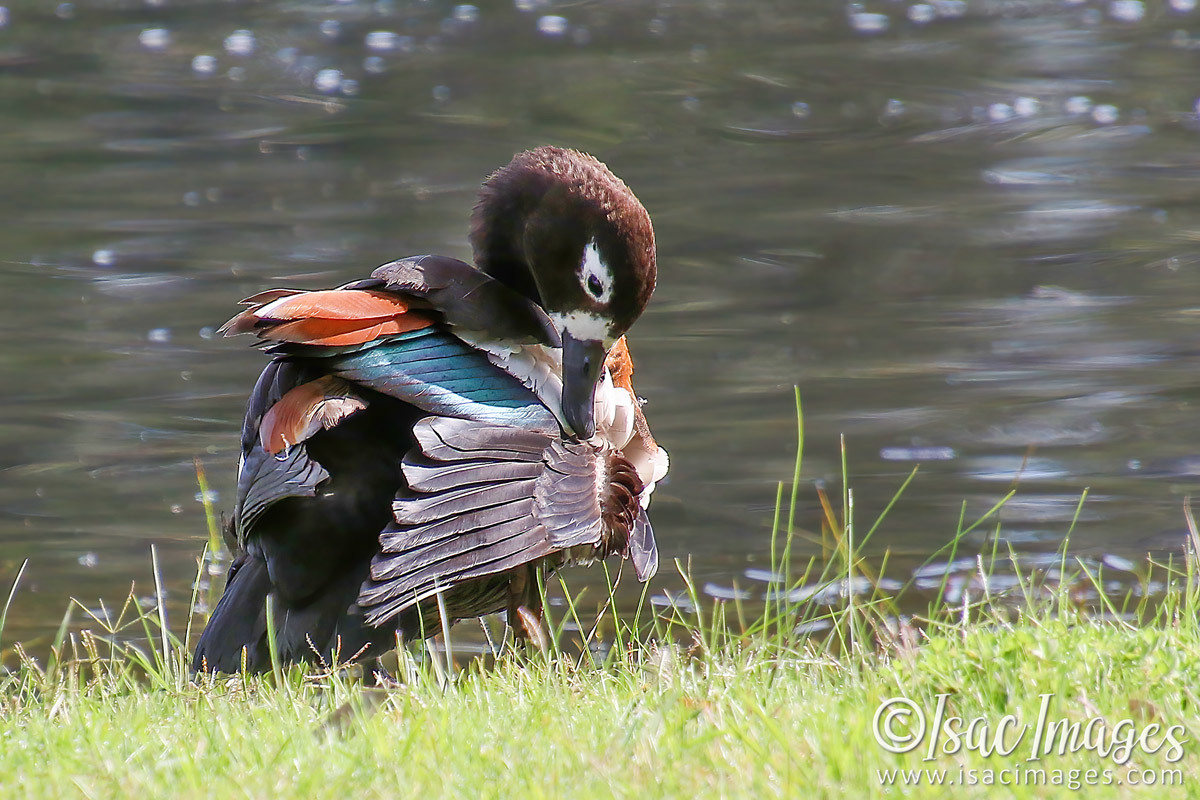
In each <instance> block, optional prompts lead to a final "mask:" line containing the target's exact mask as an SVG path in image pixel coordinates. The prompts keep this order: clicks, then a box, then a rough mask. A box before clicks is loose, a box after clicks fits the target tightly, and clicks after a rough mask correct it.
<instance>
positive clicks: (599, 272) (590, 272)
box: [579, 240, 613, 304]
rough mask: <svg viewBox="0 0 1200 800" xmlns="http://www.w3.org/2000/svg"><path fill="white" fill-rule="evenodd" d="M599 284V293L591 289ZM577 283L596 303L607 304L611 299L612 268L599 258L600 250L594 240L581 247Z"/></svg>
mask: <svg viewBox="0 0 1200 800" xmlns="http://www.w3.org/2000/svg"><path fill="white" fill-rule="evenodd" d="M597 283H598V284H599V286H600V294H596V293H595V291H593V289H594V287H595V285H596V284H597ZM579 284H580V285H581V286H583V290H584V291H585V292H587V295H588V297H590V298H592V299H593V300H595V301H596V302H597V303H601V304H607V303H608V302H609V301H610V300H612V290H613V276H612V270H611V269H609V268H608V265H607V264H605V263H604V262H603V261H602V260H601V259H600V250H599V249H598V248H597V247H596V242H595V240H593V241H590V242H588V243H587V247H585V248H583V263H581V264H580V265H579Z"/></svg>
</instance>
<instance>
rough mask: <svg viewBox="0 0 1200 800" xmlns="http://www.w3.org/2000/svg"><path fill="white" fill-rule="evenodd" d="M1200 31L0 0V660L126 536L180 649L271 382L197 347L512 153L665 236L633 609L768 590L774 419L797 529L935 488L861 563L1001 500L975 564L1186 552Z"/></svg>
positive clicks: (906, 504)
mask: <svg viewBox="0 0 1200 800" xmlns="http://www.w3.org/2000/svg"><path fill="white" fill-rule="evenodd" d="M1194 6H1195V0H1170V2H1161V3H1160V2H1146V3H1142V2H1139V0H1115V1H1114V2H1111V3H1110V2H1091V1H1089V0H1067V1H1066V2H1054V3H1042V2H1033V1H1032V0H994V1H992V0H989V1H988V2H976V1H975V0H970V2H962V1H961V0H932V2H929V3H914V2H910V1H909V0H895V1H892V0H889V1H888V2H878V3H877V2H867V3H864V4H859V3H852V4H842V3H837V2H789V3H783V2H768V1H767V0H738V2H732V0H731V1H730V2H716V1H715V0H714V1H712V2H704V1H703V0H677V1H676V2H660V3H649V2H646V3H642V2H629V3H621V4H604V3H592V4H577V3H558V4H556V3H551V2H546V0H517V2H516V3H515V4H508V3H496V4H480V5H479V6H472V5H462V4H457V5H456V4H453V3H446V2H433V1H432V0H431V1H430V2H414V3H406V2H400V1H399V0H397V2H388V1H387V0H383V1H382V2H375V3H371V2H361V1H359V0H347V1H346V2H328V3H319V2H312V3H308V2H303V1H302V2H289V3H271V2H256V3H245V2H226V1H225V0H220V1H219V2H211V1H204V2H180V1H179V0H145V1H144V2H135V1H134V0H79V2H75V3H69V2H63V3H60V4H57V5H56V4H55V3H54V2H53V1H52V0H49V1H46V0H43V1H41V2H32V1H30V2H13V3H11V4H10V5H8V6H7V7H4V8H2V9H0V98H3V100H2V102H0V184H2V185H3V187H4V189H3V191H2V192H0V221H2V222H0V260H2V263H0V297H3V309H4V315H3V325H2V329H3V331H4V345H3V348H2V349H0V386H3V394H2V395H0V402H2V404H3V408H4V410H5V415H4V422H3V424H0V586H4V587H7V586H8V584H9V583H10V582H11V580H12V578H13V576H14V575H15V574H16V571H17V569H18V568H19V567H20V565H21V563H22V562H23V561H24V560H25V559H26V558H28V559H30V562H29V566H28V569H27V571H26V574H25V576H24V578H23V580H22V589H21V592H20V593H19V594H18V596H17V599H16V601H15V603H14V606H13V612H12V615H11V617H10V619H9V629H8V630H7V631H6V632H5V636H6V639H7V640H8V641H12V639H13V638H20V639H24V640H26V641H29V642H36V641H44V640H45V637H46V636H47V635H48V634H49V632H51V631H52V630H53V629H54V628H55V627H57V624H58V622H59V620H60V619H61V617H62V614H63V612H64V610H65V609H66V607H67V598H69V597H76V598H79V599H80V601H81V602H82V603H84V604H85V605H93V604H95V602H96V600H97V598H105V599H106V600H108V601H109V602H110V603H111V602H112V601H119V600H120V599H121V598H122V597H124V596H125V595H126V594H127V593H128V591H129V585H130V582H131V581H136V582H137V586H138V592H139V593H140V594H149V593H150V574H151V569H150V545H151V543H154V544H155V545H156V546H157V550H158V554H159V559H160V562H161V564H162V570H163V573H164V575H165V579H166V586H167V589H168V600H169V604H170V607H171V609H172V613H173V619H174V621H175V624H176V625H182V622H183V620H184V619H185V618H186V611H185V609H186V606H187V602H188V599H189V596H190V591H191V584H192V579H193V576H194V573H195V568H196V557H197V555H198V554H199V552H200V549H201V547H202V543H203V541H204V539H205V527H204V513H203V508H202V506H201V504H200V502H198V500H199V497H198V489H197V484H196V477H195V467H194V464H193V460H194V459H195V458H199V459H200V460H201V461H202V462H203V463H204V465H205V466H206V468H207V470H208V473H209V476H210V479H211V481H212V484H213V491H214V493H215V496H216V506H217V507H218V508H219V509H222V508H228V507H229V504H230V502H231V496H232V485H233V476H234V469H235V463H236V460H237V430H238V426H239V424H240V419H241V414H242V408H243V403H244V400H245V396H246V393H247V392H248V390H249V388H250V386H251V385H252V382H253V380H254V378H255V376H256V375H257V373H258V370H259V369H260V368H261V367H262V365H263V363H264V358H263V356H262V355H261V354H259V353H258V352H256V351H254V350H252V349H250V348H248V347H247V346H246V343H245V342H243V341H242V340H239V339H234V340H225V339H222V338H220V337H217V336H216V335H215V334H214V329H215V328H216V327H217V326H219V325H220V324H221V322H223V321H224V320H225V319H226V318H227V317H228V316H230V315H231V313H232V312H233V311H234V310H235V306H234V304H235V302H236V301H237V300H238V299H240V298H241V297H243V296H246V295H249V294H252V293H254V292H256V291H259V290H261V289H263V288H267V287H271V286H277V285H287V286H297V287H301V288H315V287H323V286H329V285H336V284H339V283H342V282H345V281H349V280H352V279H355V278H358V277H363V276H365V275H367V274H368V273H369V272H370V271H371V269H373V268H374V267H375V266H376V265H378V264H380V263H383V262H385V261H388V260H391V259H393V258H396V257H399V256H402V255H408V254H415V253H426V252H435V253H444V254H447V255H450V256H455V257H459V258H468V257H469V248H468V245H467V241H466V231H467V215H468V213H469V210H470V207H471V205H472V203H473V196H474V193H475V190H476V187H477V186H478V184H479V181H480V180H481V178H482V177H483V176H484V175H486V174H487V173H488V172H489V171H490V170H492V169H494V168H496V167H498V166H500V165H502V164H504V163H506V162H507V160H508V159H509V158H510V157H511V155H512V153H513V152H515V151H517V150H521V149H525V148H527V147H530V146H534V145H537V144H541V143H554V144H560V145H567V146H572V147H576V148H579V149H583V150H587V151H590V152H592V153H594V154H595V155H597V156H598V157H600V158H601V159H602V160H604V161H606V162H607V163H608V164H609V165H610V166H611V167H612V168H613V170H614V171H615V172H616V173H617V174H618V175H620V176H621V177H622V178H624V180H625V181H626V182H627V183H628V184H629V185H630V186H631V187H632V188H633V189H634V191H635V192H636V193H637V194H638V195H639V197H640V198H641V199H642V201H643V202H644V204H645V205H646V207H647V208H648V209H649V211H650V213H651V215H652V217H653V218H654V221H655V225H656V230H657V235H658V243H659V269H660V278H659V288H658V292H657V294H656V295H655V299H654V302H653V304H652V306H651V308H650V309H649V311H648V312H647V314H646V315H645V317H643V319H642V320H641V322H639V324H638V325H637V327H636V328H635V329H634V333H633V335H632V337H631V339H632V345H633V348H634V354H635V356H636V358H637V366H638V389H639V391H640V393H642V394H643V395H645V396H646V397H647V398H649V400H650V403H649V405H648V406H647V413H648V415H649V417H650V421H651V423H652V425H653V427H654V431H655V434H656V436H657V437H658V439H659V440H660V441H661V442H662V443H663V444H664V445H665V446H666V447H667V448H668V449H669V450H670V452H671V455H672V470H671V475H670V479H669V482H668V483H667V484H666V485H663V486H661V487H660V489H659V491H658V492H657V493H656V496H655V503H654V507H653V509H652V511H653V515H652V516H653V518H654V521H655V527H656V530H657V533H658V538H659V543H660V547H661V549H662V553H663V556H664V559H663V562H664V565H666V567H667V568H666V569H664V570H663V572H664V573H666V574H664V575H663V576H662V577H660V578H659V579H658V580H659V584H658V586H659V588H658V589H656V591H671V590H672V589H677V588H678V587H679V586H680V585H681V582H680V580H679V579H678V577H677V576H672V575H671V574H670V573H671V569H670V563H671V559H672V558H680V559H683V560H687V559H690V561H691V568H692V571H693V572H694V574H695V575H696V577H697V579H698V582H699V583H700V584H701V585H707V587H708V591H709V592H710V593H712V594H715V595H721V594H722V593H728V591H729V589H731V588H732V587H734V586H735V585H736V586H738V587H740V588H741V589H743V590H746V591H748V592H750V594H751V595H752V596H753V595H754V594H755V593H757V594H759V595H761V593H762V591H763V587H764V586H765V584H763V583H762V582H761V581H762V578H763V570H764V568H765V567H766V566H767V561H768V553H769V547H770V535H769V531H770V522H771V517H772V511H773V507H774V501H775V494H776V484H777V482H778V481H781V480H782V481H789V480H790V476H791V472H792V463H793V456H794V442H795V411H794V407H793V393H792V387H793V386H799V387H800V390H801V392H802V395H803V401H804V411H805V424H806V431H807V442H806V453H805V461H804V484H803V486H802V487H801V491H800V504H799V507H798V510H797V525H798V526H799V527H800V528H801V529H803V530H805V531H809V532H819V529H820V513H819V505H818V502H817V494H816V491H815V489H814V488H813V485H814V483H816V482H823V483H824V484H825V485H826V486H827V488H828V490H829V491H830V492H831V494H832V495H833V496H834V497H835V502H836V498H837V496H838V495H839V492H840V474H841V453H840V444H839V437H840V435H841V434H845V437H846V442H847V448H848V463H849V469H850V473H851V478H852V484H853V487H854V492H855V505H856V518H857V519H859V520H860V521H861V524H862V527H863V528H864V529H865V527H866V526H867V525H868V524H869V523H870V522H871V521H873V520H874V518H875V516H876V515H877V514H878V513H879V511H880V510H882V509H883V507H884V506H885V505H886V504H887V502H888V501H889V500H890V499H891V497H892V495H893V493H894V492H895V491H896V489H897V488H898V487H899V486H900V484H901V483H902V482H903V480H904V478H905V477H906V476H907V475H908V473H909V472H910V471H911V470H912V468H913V466H914V465H916V464H917V463H918V462H919V463H920V464H921V468H920V471H919V474H918V476H917V478H916V479H915V481H914V482H913V484H912V485H911V486H910V487H909V489H908V491H907V492H906V493H905V495H904V496H903V497H902V498H901V500H900V502H899V503H897V505H896V506H895V508H893V510H892V511H891V513H890V514H889V516H888V518H887V520H886V521H885V523H884V524H883V525H882V526H881V527H880V529H879V531H878V532H877V533H876V535H875V538H874V539H873V540H872V543H871V547H870V550H871V552H872V553H874V554H876V555H880V554H882V553H883V552H884V551H885V550H887V551H889V552H890V554H891V555H890V562H889V566H888V572H889V574H890V575H893V576H894V577H896V578H898V579H900V580H903V579H906V578H907V577H909V576H910V575H911V574H912V572H913V570H915V569H917V568H918V566H919V565H921V564H922V563H923V562H924V561H925V560H926V559H927V558H928V557H929V556H930V555H931V554H932V553H934V552H935V551H936V550H937V549H938V548H939V547H941V546H942V545H943V544H945V543H946V542H947V541H948V540H949V539H950V538H951V537H952V536H953V535H954V532H955V530H956V528H957V526H958V521H959V518H960V514H961V513H962V512H963V506H964V504H965V507H966V518H967V519H968V520H970V519H973V518H974V517H976V516H978V515H979V514H981V513H983V512H984V511H986V510H987V509H988V508H990V507H991V506H992V505H994V504H995V503H996V502H997V501H998V500H999V499H1000V498H1001V497H1003V496H1004V495H1005V494H1006V493H1007V492H1008V491H1009V490H1010V489H1011V488H1014V487H1015V488H1016V489H1017V495H1016V497H1015V498H1014V499H1013V500H1011V501H1010V502H1009V503H1008V504H1007V505H1006V506H1005V507H1004V509H1003V510H1002V512H1001V513H1000V515H999V517H998V521H999V523H1000V529H999V533H998V534H996V528H995V525H989V526H987V529H988V531H990V533H991V535H993V536H995V535H998V536H999V539H1000V542H1001V544H1000V548H1001V551H1002V552H1005V553H1006V552H1007V549H1008V547H1009V546H1010V545H1011V547H1012V548H1013V549H1014V550H1015V551H1016V552H1018V553H1020V554H1022V557H1023V558H1025V559H1027V561H1028V563H1030V564H1033V565H1036V564H1038V563H1041V561H1040V560H1041V559H1045V558H1046V555H1045V554H1051V553H1054V552H1055V551H1056V550H1057V549H1058V548H1059V546H1060V545H1061V543H1062V540H1063V537H1064V536H1065V535H1066V533H1067V531H1068V530H1069V529H1070V528H1071V526H1072V520H1073V519H1074V518H1075V517H1076V514H1077V513H1078V520H1077V521H1076V522H1075V524H1074V530H1073V532H1072V535H1071V550H1072V552H1073V553H1075V554H1078V555H1079V556H1081V557H1084V558H1087V559H1089V560H1090V561H1092V562H1093V563H1099V562H1104V563H1106V564H1107V565H1108V573H1109V574H1110V575H1112V576H1114V577H1116V578H1117V579H1125V580H1128V579H1131V578H1132V576H1133V574H1134V572H1136V568H1137V565H1138V564H1140V563H1141V562H1142V561H1143V559H1144V557H1145V554H1146V553H1147V552H1153V553H1157V554H1171V553H1172V552H1177V551H1178V550H1179V548H1180V546H1181V543H1182V541H1183V537H1184V530H1185V528H1184V517H1183V511H1182V505H1183V498H1184V496H1185V495H1186V494H1187V493H1188V492H1189V491H1191V490H1192V488H1193V487H1194V486H1195V484H1196V479H1197V477H1198V475H1200V447H1198V446H1197V444H1198V441H1200V436H1193V434H1192V431H1193V424H1192V423H1193V419H1194V417H1195V414H1196V413H1197V409H1196V407H1195V406H1196V403H1195V401H1196V398H1197V392H1196V389H1195V384H1196V378H1195V370H1196V366H1197V355H1198V353H1200V313H1198V312H1200V302H1198V299H1200V250H1198V248H1197V243H1198V240H1200V120H1198V119H1197V115H1196V101H1197V97H1198V96H1200V79H1198V78H1197V75H1198V73H1197V71H1196V63H1197V61H1196V59H1197V58H1198V51H1200V11H1195V10H1194ZM1085 488H1088V489H1089V496H1088V498H1087V500H1086V503H1085V504H1084V505H1083V507H1082V510H1081V511H1080V510H1078V508H1077V506H1078V504H1079V501H1080V498H1081V495H1082V493H1083V491H1084V489H1085ZM982 541H983V533H980V535H978V536H974V538H971V539H969V540H968V542H969V543H971V544H973V545H975V546H976V547H977V546H978V545H979V544H980V543H981V542H982ZM797 547H798V549H799V550H801V551H802V552H803V553H805V554H808V553H814V552H818V550H817V549H815V548H814V547H812V546H811V545H809V544H804V543H801V544H799V545H798V546H797ZM955 566H960V565H955ZM961 568H962V570H963V572H964V574H967V573H969V572H970V571H971V570H972V569H973V562H970V561H969V560H968V561H967V562H964V563H963V564H962V565H961ZM1131 570H1132V571H1131ZM920 574H924V573H918V575H920ZM595 579H596V578H595V571H593V572H591V573H588V572H583V573H576V574H572V576H571V582H572V584H573V585H578V584H580V583H584V582H587V581H590V580H595Z"/></svg>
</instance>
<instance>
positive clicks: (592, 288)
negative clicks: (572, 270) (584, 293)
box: [587, 275, 604, 297]
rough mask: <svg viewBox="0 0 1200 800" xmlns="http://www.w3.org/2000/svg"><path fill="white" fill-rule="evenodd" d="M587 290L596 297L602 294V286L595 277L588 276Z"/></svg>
mask: <svg viewBox="0 0 1200 800" xmlns="http://www.w3.org/2000/svg"><path fill="white" fill-rule="evenodd" d="M587 288H588V291H589V292H591V293H592V294H593V295H595V296H596V297H599V296H600V295H602V294H604V284H603V283H601V282H600V279H599V278H597V277H596V276H595V275H588V279H587Z"/></svg>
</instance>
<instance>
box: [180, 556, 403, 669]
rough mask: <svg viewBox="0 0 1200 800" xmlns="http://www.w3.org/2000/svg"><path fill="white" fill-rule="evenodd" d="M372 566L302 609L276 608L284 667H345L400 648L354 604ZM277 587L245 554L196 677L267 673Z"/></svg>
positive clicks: (215, 617)
mask: <svg viewBox="0 0 1200 800" xmlns="http://www.w3.org/2000/svg"><path fill="white" fill-rule="evenodd" d="M368 565H369V561H368V560H364V561H363V562H362V564H361V565H360V566H359V568H357V569H351V570H348V571H347V572H346V573H345V574H344V575H343V576H341V577H340V578H339V579H338V580H336V581H333V582H332V583H330V584H329V585H328V586H326V587H325V588H324V589H323V590H322V591H320V592H318V593H316V594H315V595H314V596H312V597H311V598H308V601H307V602H305V603H304V604H303V605H300V606H288V605H286V604H284V603H282V602H280V601H279V599H278V595H277V596H276V601H275V602H274V603H273V605H274V606H275V608H274V613H275V620H274V621H275V626H274V627H275V640H276V645H277V650H278V652H279V658H280V661H281V662H283V663H285V664H290V663H295V662H321V661H324V662H325V663H327V664H331V663H333V662H335V661H336V662H338V663H344V662H346V661H349V660H351V659H358V660H363V659H366V658H370V657H374V656H376V655H378V654H380V653H382V652H385V651H387V650H389V649H391V648H392V647H395V633H394V632H393V630H392V629H390V628H384V629H378V628H373V627H371V626H369V625H367V624H366V622H365V621H364V619H363V617H362V613H361V612H360V611H359V610H358V606H357V605H355V604H354V600H355V597H356V595H357V594H358V589H359V587H360V586H361V585H362V581H363V578H364V577H365V576H366V573H367V568H368ZM271 590H272V585H271V580H270V576H269V575H268V572H267V565H266V562H265V561H263V560H261V559H259V558H256V557H255V556H253V555H251V554H242V555H240V556H239V557H238V559H237V560H236V561H235V562H234V565H233V566H232V567H231V568H230V575H229V581H228V584H227V585H226V587H225V594H224V595H222V596H221V600H220V602H219V603H217V607H216V609H215V610H214V611H213V614H212V617H211V618H210V619H209V621H208V625H207V626H205V628H204V633H203V634H202V635H201V636H200V641H199V642H198V643H197V645H196V652H195V654H194V655H193V658H192V669H193V670H195V671H196V672H230V673H232V672H241V671H242V670H243V668H244V669H245V671H246V672H251V673H256V672H266V671H267V670H269V669H270V668H271V650H270V645H269V643H268V641H267V616H266V604H267V596H268V595H269V594H270V593H271Z"/></svg>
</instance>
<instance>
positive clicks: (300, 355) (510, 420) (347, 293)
mask: <svg viewBox="0 0 1200 800" xmlns="http://www.w3.org/2000/svg"><path fill="white" fill-rule="evenodd" d="M243 304H245V305H247V306H249V307H248V308H247V309H246V310H245V311H243V312H241V313H240V314H238V315H237V316H235V317H234V318H233V319H231V320H229V321H228V322H227V323H226V324H225V325H224V326H223V327H222V330H223V331H224V332H225V334H226V335H229V336H232V335H236V334H240V333H250V334H253V335H255V336H256V337H257V338H258V339H259V340H260V343H261V344H262V345H263V346H265V347H266V348H267V349H268V350H269V352H272V353H273V354H275V356H276V359H275V360H274V361H273V362H272V363H271V364H270V365H268V367H267V368H266V369H265V370H264V371H263V374H262V376H261V377H260V378H259V382H258V384H257V385H256V386H255V389H254V391H253V392H252V394H251V398H250V402H249V404H248V407H247V411H246V420H245V424H244V426H243V434H242V461H241V466H240V468H239V474H238V495H237V503H236V506H235V513H234V527H235V530H236V532H237V534H238V538H239V540H240V541H243V542H244V541H245V539H246V536H247V535H248V533H249V531H250V529H251V528H252V527H253V526H254V524H255V522H257V521H258V520H259V519H260V517H261V516H262V514H263V513H264V512H265V511H266V510H267V509H268V508H270V507H271V506H272V504H274V503H276V502H278V501H280V500H283V499H285V498H289V497H314V496H316V495H317V494H318V491H319V487H320V486H322V485H323V484H324V483H325V482H326V481H327V480H328V479H329V477H330V475H329V466H330V465H328V464H322V463H320V461H319V459H314V458H313V457H312V454H311V452H310V450H311V448H310V447H309V441H310V440H311V439H312V437H314V436H316V435H317V434H320V433H322V432H324V431H329V430H331V429H334V428H336V427H337V426H338V425H340V424H342V423H344V421H346V420H348V419H350V418H352V417H355V416H357V415H360V414H361V413H363V412H364V410H366V409H367V408H368V406H369V405H371V404H372V403H376V404H377V403H378V402H379V396H380V395H382V396H383V397H387V398H391V399H394V400H398V401H401V402H402V403H405V404H407V405H409V406H412V407H413V408H415V409H418V410H420V411H423V412H426V413H431V414H440V415H445V416H454V417H461V418H463V419H469V420H474V421H477V422H483V423H488V424H504V425H510V426H516V427H519V428H524V429H528V430H535V431H542V432H544V433H546V434H547V435H553V434H556V433H557V432H558V430H559V423H558V422H557V420H556V419H555V417H554V415H553V414H552V413H551V412H549V411H548V410H547V409H546V408H545V406H544V405H543V404H542V403H541V402H540V401H539V399H538V397H537V396H536V395H535V394H534V393H533V392H532V391H530V390H529V389H528V388H526V387H525V386H524V385H523V384H522V382H521V381H520V380H518V379H516V378H514V377H513V376H512V375H510V374H509V373H508V372H506V371H505V370H504V369H502V368H500V367H498V366H496V365H495V364H494V363H492V360H490V359H489V358H488V356H487V355H486V354H484V353H482V352H480V351H479V350H477V349H475V348H473V347H471V346H470V345H468V344H466V343H465V342H463V341H462V340H461V339H459V338H458V337H457V336H456V335H455V334H454V333H453V332H452V330H451V328H452V327H453V326H454V325H455V324H457V325H459V326H465V325H466V321H467V320H468V319H471V318H473V317H478V318H479V319H481V320H483V321H484V322H483V324H479V325H476V326H475V328H476V329H477V330H482V331H484V332H485V333H487V334H488V335H496V336H507V337H511V338H512V339H513V340H514V341H532V342H536V341H541V340H544V339H546V338H547V334H546V330H547V326H549V328H548V330H550V331H553V326H552V325H550V323H549V321H548V320H546V319H545V314H544V313H542V311H541V309H538V308H537V307H536V306H535V305H534V304H532V303H530V302H529V301H528V300H526V299H525V298H523V297H521V296H519V295H516V294H515V293H514V292H512V290H511V289H508V288H507V287H505V286H503V285H501V284H499V283H497V282H496V281H494V280H492V279H491V278H489V277H488V276H486V275H484V274H483V273H481V272H479V271H478V270H476V269H475V268H474V267H471V266H469V265H467V264H465V263H463V262H461V261H456V260H454V259H448V258H442V257H433V256H423V257H418V258H414V259H405V260H402V261H398V262H395V263H393V264H390V265H387V266H386V267H383V268H380V270H377V271H376V277H374V278H372V279H369V280H367V281H359V282H357V283H352V284H347V285H346V286H344V287H342V288H340V289H331V290H324V291H314V292H303V291H298V290H294V289H272V290H270V291H267V292H262V293H259V294H257V295H254V296H253V297H250V298H247V299H246V300H244V301H243ZM493 306H494V307H493ZM489 308H490V309H491V310H490V311H487V313H485V311H486V310H487V309H489ZM489 320H490V322H489ZM405 435H406V434H405ZM404 449H407V443H406V445H405V446H404V447H403V448H402V449H401V452H403V450H404Z"/></svg>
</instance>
